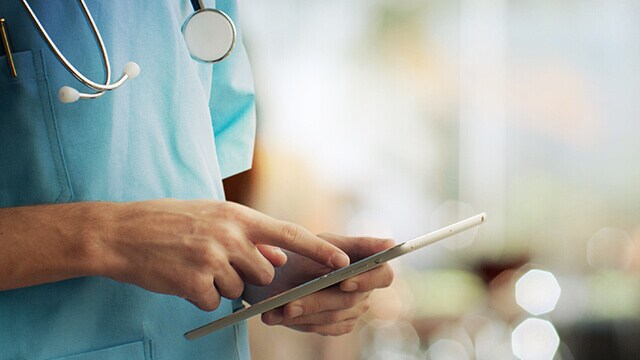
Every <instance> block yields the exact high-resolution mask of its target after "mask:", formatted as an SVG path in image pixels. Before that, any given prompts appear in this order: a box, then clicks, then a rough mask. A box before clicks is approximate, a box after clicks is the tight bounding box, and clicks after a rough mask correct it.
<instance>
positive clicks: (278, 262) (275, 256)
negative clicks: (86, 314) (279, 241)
mask: <svg viewBox="0 0 640 360" xmlns="http://www.w3.org/2000/svg"><path fill="white" fill-rule="evenodd" d="M256 247H257V248H258V250H259V251H260V253H261V254H262V256H264V257H265V258H266V259H267V260H269V262H271V265H273V266H275V267H280V266H283V265H284V264H286V263H287V254H285V253H284V251H282V250H281V249H280V248H279V247H277V246H270V245H262V244H258V245H256Z"/></svg>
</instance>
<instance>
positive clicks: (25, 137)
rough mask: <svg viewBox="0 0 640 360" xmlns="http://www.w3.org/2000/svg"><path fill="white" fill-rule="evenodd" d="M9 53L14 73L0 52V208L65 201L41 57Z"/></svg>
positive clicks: (66, 186) (68, 194) (66, 188)
mask: <svg viewBox="0 0 640 360" xmlns="http://www.w3.org/2000/svg"><path fill="white" fill-rule="evenodd" d="M13 58H14V62H15V64H16V68H17V72H18V77H17V78H12V77H11V75H10V74H9V71H8V66H7V64H6V62H7V59H6V57H5V56H1V57H0V207H8V206H19V205H31V204H45V203H58V202H67V201H70V200H71V199H72V198H73V192H72V190H71V185H70V182H69V176H68V173H67V170H66V165H65V162H64V156H63V153H62V148H61V145H60V138H59V136H58V128H57V125H56V121H55V117H54V113H53V106H52V102H51V96H50V93H49V81H48V79H47V76H46V71H45V66H44V57H43V55H42V52H41V51H40V50H37V51H23V52H17V53H14V54H13Z"/></svg>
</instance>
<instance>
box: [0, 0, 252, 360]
mask: <svg viewBox="0 0 640 360" xmlns="http://www.w3.org/2000/svg"><path fill="white" fill-rule="evenodd" d="M205 3H206V5H208V6H209V7H216V8H218V9H220V10H223V11H225V12H226V13H227V14H229V15H230V16H231V17H232V18H233V19H234V20H235V23H236V26H237V25H238V20H237V17H236V15H237V14H236V4H235V1H234V0H228V1H227V0H218V1H217V3H213V2H210V1H205ZM30 4H31V6H32V8H33V9H34V11H35V12H36V14H37V15H38V16H39V17H40V20H41V22H42V23H43V25H44V26H45V28H46V29H47V30H48V32H49V35H50V36H51V38H52V39H53V40H54V41H55V43H56V44H57V45H58V47H59V48H60V50H61V51H62V52H63V53H64V54H65V56H66V57H67V58H68V59H69V60H70V62H71V63H72V64H73V65H74V66H75V67H76V68H77V69H79V70H80V71H81V72H83V73H84V74H85V75H86V76H88V77H89V78H91V79H94V81H97V82H100V81H102V80H103V79H104V72H103V71H104V70H103V66H102V60H101V56H100V51H99V49H98V47H97V45H96V43H95V40H94V38H93V34H92V32H91V29H90V27H89V25H88V24H87V21H86V20H85V17H84V16H83V13H82V11H81V8H80V6H79V4H78V2H77V1H76V0H57V1H51V0H30ZM87 6H88V8H89V10H90V11H91V13H92V14H93V17H94V19H95V21H96V23H97V25H98V28H99V29H100V31H101V33H102V37H103V39H104V42H105V45H106V47H107V50H108V53H109V57H110V60H111V65H112V68H113V75H112V78H118V77H119V76H120V72H121V71H122V69H123V68H124V65H125V64H126V63H127V62H129V61H135V62H137V63H138V64H139V65H140V68H141V73H140V76H139V77H138V78H136V79H133V80H131V81H129V82H127V83H126V84H125V85H124V86H123V87H121V88H120V89H117V90H115V91H113V92H109V93H107V94H105V95H103V96H102V97H101V98H99V99H96V100H79V101H78V102H76V103H72V104H62V103H60V102H59V101H58V99H57V92H58V89H59V88H60V87H61V86H64V85H69V86H72V87H75V88H77V89H79V90H80V91H88V89H86V88H85V87H84V85H82V84H81V83H79V82H78V81H77V80H76V79H75V78H74V77H73V76H72V75H71V74H70V73H69V72H68V71H66V70H65V69H64V68H63V66H62V65H61V64H60V62H59V61H58V60H57V58H56V57H55V56H54V55H53V53H52V52H51V51H50V49H49V48H48V47H47V45H46V43H45V42H44V40H43V39H42V37H41V36H40V34H39V33H38V31H37V29H36V27H35V26H34V24H33V22H32V20H31V19H30V17H29V16H28V14H27V12H26V10H25V9H24V8H23V7H22V4H21V2H20V1H19V0H2V1H0V17H2V18H5V19H6V21H7V24H8V26H9V30H10V36H11V40H12V43H13V52H14V54H13V56H14V60H15V63H16V67H17V71H18V77H17V78H16V79H14V78H12V77H11V76H10V73H9V70H8V66H7V58H6V56H4V54H1V55H2V56H0V207H12V206H20V205H29V204H47V203H66V202H76V201H92V200H106V201H135V200H146V199H158V198H168V197H171V198H178V199H196V198H198V199H202V198H208V199H223V198H224V194H223V189H222V178H224V177H227V176H230V175H232V174H235V173H237V172H240V171H243V170H246V169H248V168H249V166H250V164H251V157H252V152H253V139H254V135H255V116H254V113H255V111H254V97H253V87H252V79H251V73H250V70H249V64H248V60H247V57H246V53H245V51H244V48H243V46H242V42H241V38H240V37H239V38H238V40H239V41H238V42H237V44H236V48H235V49H234V51H233V52H232V54H231V55H230V57H229V58H227V59H226V60H224V61H222V62H221V63H218V64H214V65H210V64H202V63H198V62H196V61H194V60H193V59H191V58H190V56H189V53H188V51H187V48H186V45H185V43H184V40H183V38H182V35H181V33H180V28H181V26H182V24H183V22H184V20H185V18H186V17H187V16H188V15H189V14H190V13H192V12H193V8H192V5H191V3H190V1H189V0H145V1H131V0H108V1H107V0H87ZM43 241H46V239H43ZM0 253H1V250H0ZM241 306H242V304H241V301H240V300H235V301H228V300H223V302H222V304H221V305H220V307H219V308H218V309H217V310H215V311H214V312H204V311H201V310H199V309H197V308H196V307H194V306H193V305H191V304H190V303H189V302H187V301H185V300H183V299H180V298H178V297H174V296H167V295H161V294H156V293H152V292H149V291H146V290H144V289H141V288H139V287H137V286H134V285H129V284H124V283H119V282H116V281H113V280H110V279H107V278H102V277H85V278H76V279H71V280H66V281H61V282H56V283H50V284H45V285H40V286H33V287H28V288H22V289H16V290H8V291H0V359H74V360H81V359H156V360H161V359H171V360H174V359H225V360H226V359H246V358H248V357H249V355H248V345H247V332H246V324H244V323H243V324H240V325H237V326H234V327H229V328H227V329H224V330H221V331H219V332H216V333H214V334H211V335H209V336H206V337H203V338H201V339H199V340H196V341H188V340H185V339H184V338H183V333H184V332H185V331H187V330H190V329H192V328H194V327H197V326H200V325H203V324H205V323H207V322H210V321H212V320H214V319H216V318H219V317H221V316H224V315H226V314H229V313H231V312H232V311H233V310H234V309H236V308H239V307H241Z"/></svg>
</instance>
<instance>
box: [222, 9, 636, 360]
mask: <svg viewBox="0 0 640 360" xmlns="http://www.w3.org/2000/svg"><path fill="white" fill-rule="evenodd" d="M240 10H241V12H240V13H241V16H242V19H241V21H242V29H243V31H244V36H245V41H246V45H247V47H248V50H249V52H250V56H251V61H252V65H253V69H254V75H255V83H256V91H257V109H258V121H259V125H258V126H259V134H258V143H257V148H256V158H255V166H254V169H253V170H251V171H250V172H247V173H245V174H242V175H240V176H237V177H235V178H233V179H231V180H230V181H229V182H228V183H227V184H226V185H227V187H228V194H229V197H230V198H231V199H233V200H236V201H239V202H243V203H245V204H248V205H250V206H252V207H254V208H256V209H258V210H261V211H264V212H266V213H267V214H270V215H272V216H274V217H278V218H282V219H285V220H289V221H294V222H297V223H300V224H302V225H304V226H305V227H307V228H309V229H310V230H312V231H314V232H322V231H330V232H336V233H346V234H353V235H355V234H357V235H371V236H377V237H391V238H393V239H395V240H396V241H398V242H400V241H404V240H408V239H410V238H412V237H414V236H417V235H420V234H423V233H425V232H428V231H430V230H433V229H435V228H437V227H439V226H442V225H445V224H448V223H450V222H453V221H455V220H459V219H462V218H465V217H467V216H470V215H473V214H475V213H478V212H481V211H486V212H487V214H488V222H487V223H486V224H485V225H483V226H482V227H481V228H479V229H478V230H477V231H475V232H468V233H465V234H462V235H459V236H458V237H456V238H452V239H449V240H447V241H446V242H445V243H443V244H438V245H435V246H433V247H431V248H429V249H426V250H423V251H421V252H418V253H415V254H412V255H411V256H409V257H407V258H402V259H398V260H395V261H394V262H393V263H392V264H393V267H394V269H395V272H396V280H395V282H394V284H393V285H392V286H391V287H390V288H388V289H384V290H381V291H377V292H376V293H374V295H373V297H372V308H371V310H370V311H369V313H368V314H367V315H366V319H364V320H363V321H361V323H360V325H359V326H358V328H357V329H356V330H355V331H354V332H353V333H352V334H349V335H347V336H342V337H322V336H317V335H310V334H302V333H297V332H294V331H291V330H288V329H285V328H281V327H267V326H265V325H263V324H261V323H260V321H259V319H255V320H252V321H251V322H250V333H251V349H252V354H253V358H254V359H256V360H271V359H273V360H281V359H354V360H355V359H363V360H364V359H392V360H393V359H431V360H444V359H446V360H449V359H479V360H480V359H491V360H501V359H518V358H519V359H563V360H567V359H638V358H640V159H639V157H640V122H639V120H640V116H639V115H640V106H639V103H640V26H639V25H638V19H639V18H640V2H638V1H635V0H627V1H617V0H615V1H614V0H612V1H604V0H600V1H595V0H594V1H578V0H562V1H558V0H521V1H507V0H474V1H449V0H271V1H260V0H245V1H242V2H241V9H240ZM247 189H251V190H250V191H247ZM275 339H277V342H276V341H274V340H275Z"/></svg>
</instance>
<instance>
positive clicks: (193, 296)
mask: <svg viewBox="0 0 640 360" xmlns="http://www.w3.org/2000/svg"><path fill="white" fill-rule="evenodd" d="M104 206H111V207H113V208H112V210H114V211H112V212H107V213H109V214H111V215H110V218H109V221H108V224H107V227H106V228H105V229H106V231H105V232H104V233H103V234H101V235H102V236H97V237H95V238H94V242H93V244H92V246H93V249H94V251H95V254H96V255H97V256H95V259H100V260H99V262H98V263H96V265H97V269H96V272H97V273H98V274H99V275H103V276H107V277H110V278H112V279H114V280H117V281H121V282H127V283H131V284H135V285H138V286H140V287H142V288H145V289H147V290H150V291H153V292H158V293H163V294H171V295H176V296H180V297H183V298H185V299H187V300H189V301H191V302H192V303H193V304H194V305H196V306H197V307H198V308H200V309H202V310H207V311H211V310H214V309H216V308H217V307H218V306H219V305H220V297H221V296H224V297H226V298H230V299H234V298H237V297H239V296H240V295H241V294H242V291H243V289H244V284H245V283H249V284H253V285H267V284H269V283H271V281H272V280H273V277H274V272H275V271H274V267H278V266H281V265H283V264H284V263H285V262H286V255H285V254H284V253H283V252H282V251H281V250H280V249H279V248H283V249H287V250H289V251H292V252H295V253H298V254H300V255H303V256H305V257H308V258H310V259H312V260H314V261H316V262H318V263H320V264H323V265H326V266H329V267H330V268H339V267H343V266H346V265H348V264H349V258H348V257H347V255H346V254H345V253H344V252H342V250H340V249H338V248H337V247H335V246H334V245H332V244H331V243H329V242H327V241H325V240H322V239H320V238H319V237H316V236H315V235H313V234H311V233H310V232H308V231H307V230H305V229H304V228H302V227H300V226H298V225H295V224H292V223H288V222H284V221H280V220H276V219H273V218H271V217H269V216H267V215H264V214H262V213H259V212H257V211H255V210H252V209H250V208H247V207H244V206H242V205H238V204H235V203H231V202H223V201H211V200H194V201H181V200H171V199H166V200H153V201H142V202H133V203H106V204H104Z"/></svg>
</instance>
